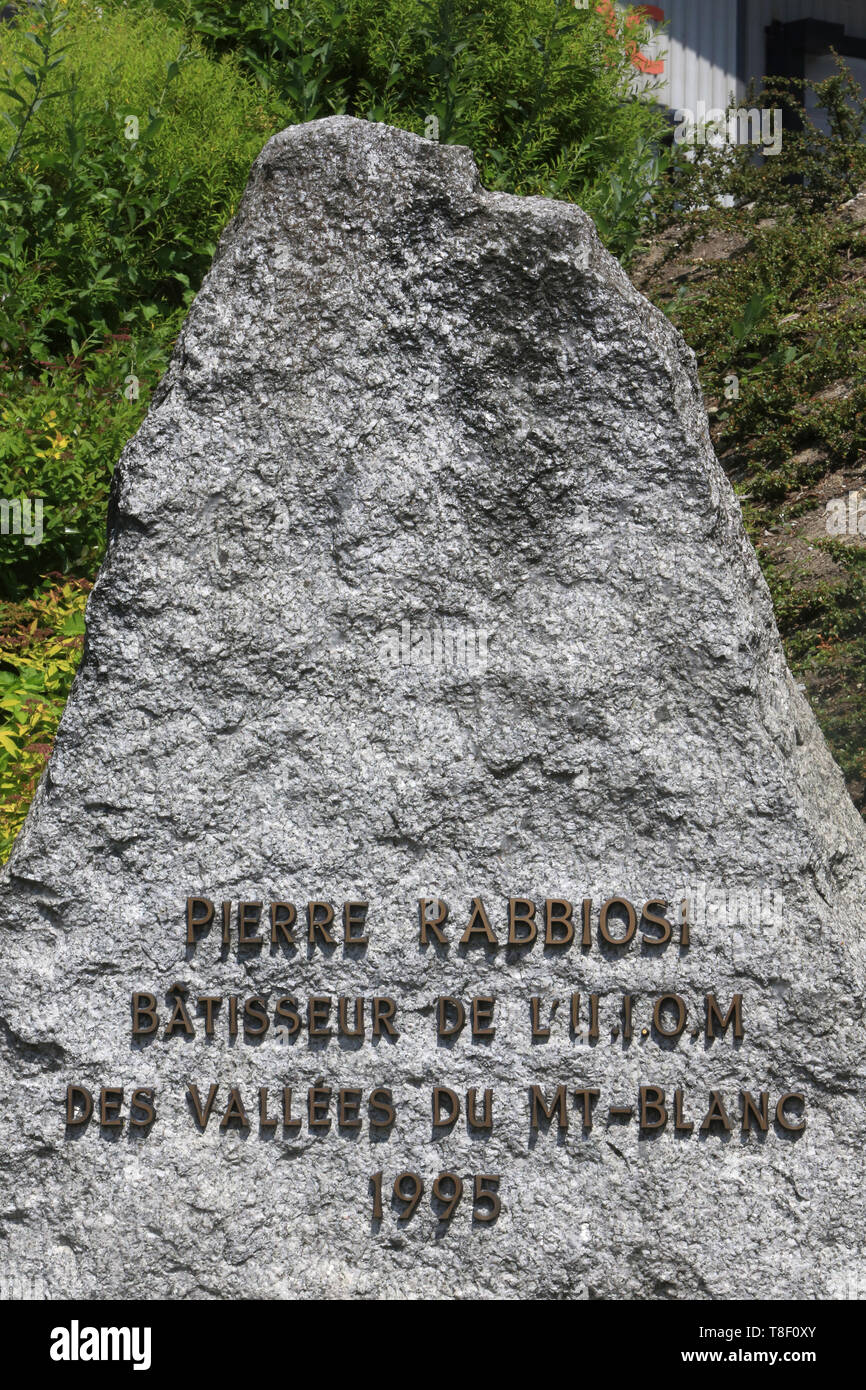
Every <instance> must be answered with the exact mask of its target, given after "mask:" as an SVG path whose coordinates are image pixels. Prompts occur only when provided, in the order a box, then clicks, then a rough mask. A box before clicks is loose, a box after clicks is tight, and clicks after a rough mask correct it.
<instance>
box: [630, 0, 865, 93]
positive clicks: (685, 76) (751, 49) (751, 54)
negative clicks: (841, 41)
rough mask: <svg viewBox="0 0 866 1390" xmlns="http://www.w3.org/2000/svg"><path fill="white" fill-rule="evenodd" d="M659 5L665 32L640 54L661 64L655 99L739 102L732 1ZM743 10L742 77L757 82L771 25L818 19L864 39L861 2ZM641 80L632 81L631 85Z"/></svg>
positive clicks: (761, 1)
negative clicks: (664, 22) (663, 65)
mask: <svg viewBox="0 0 866 1390" xmlns="http://www.w3.org/2000/svg"><path fill="white" fill-rule="evenodd" d="M660 5H661V8H662V9H663V10H664V12H665V21H666V24H667V29H666V30H665V32H664V34H663V35H662V36H660V37H659V38H657V39H655V40H651V41H650V43H649V44H647V45H646V46H645V47H644V50H643V51H644V52H645V53H646V54H647V55H648V56H649V57H664V60H665V72H664V77H663V79H662V80H661V84H660V86H659V88H658V100H659V101H661V102H663V103H664V104H665V105H666V106H670V107H672V108H674V109H676V108H677V107H680V108H686V109H688V110H690V111H695V110H696V109H697V107H698V103H699V102H703V103H704V105H705V106H706V107H707V108H709V107H712V106H716V107H726V106H727V105H728V101H729V98H730V96H731V93H733V94H734V95H735V96H736V97H737V98H739V97H740V96H741V95H742V93H743V91H744V89H745V87H744V83H742V82H741V81H740V80H739V77H738V66H739V64H738V61H737V55H738V35H737V15H738V10H739V8H740V7H739V6H738V3H737V0H660ZM620 8H622V9H624V8H628V6H626V5H625V4H620ZM743 8H744V10H745V28H746V32H745V35H744V36H743V53H744V57H745V65H746V74H747V75H754V76H755V77H758V78H759V77H762V76H763V75H764V69H765V66H766V36H765V33H764V30H765V29H766V27H767V25H768V24H771V23H772V22H773V20H781V21H782V22H783V23H787V22H788V21H789V20H792V19H809V18H811V19H821V20H825V21H827V22H828V23H830V24H844V25H845V28H846V30H847V31H848V33H849V34H852V35H855V36H856V37H860V38H866V0H746V4H745V6H744V7H743ZM644 80H645V79H641V78H638V77H636V85H638V84H642V82H643V81H644ZM656 81H658V79H656Z"/></svg>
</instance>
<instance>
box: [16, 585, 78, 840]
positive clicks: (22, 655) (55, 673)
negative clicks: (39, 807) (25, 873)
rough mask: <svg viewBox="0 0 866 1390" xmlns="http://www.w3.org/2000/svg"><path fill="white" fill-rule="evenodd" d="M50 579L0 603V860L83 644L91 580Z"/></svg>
mask: <svg viewBox="0 0 866 1390" xmlns="http://www.w3.org/2000/svg"><path fill="white" fill-rule="evenodd" d="M56 580H57V582H56V583H54V584H53V585H51V587H49V588H48V589H47V590H45V591H44V592H43V593H40V594H38V595H37V596H36V597H34V598H31V599H28V600H27V601H26V603H23V604H19V605H17V606H15V605H12V604H2V603H0V641H2V657H0V863H2V862H3V860H4V859H6V858H7V856H8V854H9V851H10V850H11V848H12V844H13V841H14V839H15V836H16V835H17V833H18V830H19V829H20V827H21V825H22V824H23V822H24V817H25V816H26V814H27V808H28V806H29V804H30V800H31V797H32V796H33V793H34V791H35V790H36V784H37V782H38V780H39V777H40V776H41V773H42V770H43V768H44V766H45V763H46V761H47V759H48V755H49V753H50V752H51V745H52V742H53V739H54V734H55V731H56V728H57V724H58V722H59V720H60V716H61V714H62V713H63V706H64V704H65V703H66V697H67V695H68V694H69V688H70V686H71V685H72V678H73V676H74V675H75V671H76V668H77V666H78V662H79V660H80V658H81V651H82V647H83V644H84V608H85V604H86V602H87V594H88V592H89V590H90V588H91V585H90V584H88V583H87V581H86V580H84V579H77V580H76V579H73V580H66V579H64V578H63V577H62V576H60V575H58V576H56Z"/></svg>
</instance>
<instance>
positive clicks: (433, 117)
mask: <svg viewBox="0 0 866 1390" xmlns="http://www.w3.org/2000/svg"><path fill="white" fill-rule="evenodd" d="M137 3H138V4H139V5H140V6H144V7H145V8H147V7H149V5H151V4H154V3H155V4H156V5H157V6H158V7H159V8H160V9H162V10H164V11H167V12H169V13H171V14H172V15H173V16H174V17H176V18H182V19H183V20H184V22H185V24H186V27H187V32H188V33H189V34H190V35H193V34H194V35H196V36H197V37H201V38H202V39H203V40H204V41H205V42H206V43H207V44H208V45H209V47H210V50H211V51H212V52H213V53H216V54H222V55H227V54H232V55H237V56H238V58H239V60H240V61H241V62H242V63H243V64H244V66H245V67H246V69H247V70H248V71H249V72H250V74H251V75H252V76H253V77H254V78H255V80H256V81H257V83H258V84H259V86H260V87H261V90H262V92H263V93H265V94H266V98H267V101H268V109H269V110H270V111H272V112H276V113H277V114H278V115H279V117H280V123H281V124H284V125H285V124H290V123H293V122H296V121H305V120H311V119H313V118H315V117H318V116H327V115H330V114H332V113H335V112H345V113H347V114H349V115H352V116H359V117H365V118H367V119H370V120H377V121H385V122H387V123H388V124H391V125H395V126H400V127H403V128H404V129H407V130H412V131H414V132H415V133H416V134H419V135H427V136H432V138H436V139H439V140H440V141H442V142H444V143H451V144H463V145H468V146H470V148H471V149H472V150H473V152H474V154H475V157H476V160H477V162H478V165H479V168H480V171H481V177H482V181H483V182H484V183H485V185H486V186H487V187H490V188H499V189H504V190H506V191H510V192H515V193H523V194H547V195H550V196H553V197H557V198H564V199H570V200H573V201H577V202H579V203H581V205H582V206H584V207H586V208H587V209H588V210H589V211H590V212H593V213H595V214H597V215H598V217H599V220H600V221H601V223H602V228H601V229H602V233H603V235H604V236H605V238H606V240H607V242H608V244H609V246H610V247H611V249H613V250H614V251H615V252H616V253H617V254H624V253H625V252H627V251H628V250H630V249H631V247H632V246H633V245H634V243H635V241H636V239H637V235H638V232H639V229H640V227H641V225H642V223H643V221H644V219H645V217H646V214H647V212H648V207H647V203H646V193H647V191H648V189H649V188H650V187H652V184H653V183H654V181H655V180H656V179H657V178H658V176H659V173H660V167H659V164H658V162H657V154H656V153H654V149H653V146H654V142H655V140H656V138H657V137H658V136H659V134H660V133H661V131H662V129H663V127H664V121H663V118H662V117H661V115H660V113H659V112H658V111H657V110H656V109H655V108H654V107H653V106H652V104H651V103H650V102H649V101H647V100H645V99H638V98H637V97H636V96H635V95H634V92H633V90H632V79H633V77H634V68H633V67H632V64H631V61H630V57H629V54H630V52H631V51H632V50H633V47H634V44H635V42H636V40H637V39H639V38H640V37H641V30H640V28H639V27H638V28H635V27H634V25H632V27H631V28H630V29H629V31H628V36H627V35H626V28H625V20H624V19H622V18H619V19H618V20H615V19H614V17H613V15H610V16H605V15H601V14H598V13H596V11H595V7H591V8H589V9H587V10H576V9H575V8H574V6H573V5H572V4H571V3H570V0H498V3H497V4H496V5H491V6H482V5H479V4H478V3H477V0H290V3H288V4H287V5H286V7H285V8H282V7H281V8H277V6H276V5H274V4H261V3H258V2H257V0H235V3H234V4H225V3H223V2H222V0H137Z"/></svg>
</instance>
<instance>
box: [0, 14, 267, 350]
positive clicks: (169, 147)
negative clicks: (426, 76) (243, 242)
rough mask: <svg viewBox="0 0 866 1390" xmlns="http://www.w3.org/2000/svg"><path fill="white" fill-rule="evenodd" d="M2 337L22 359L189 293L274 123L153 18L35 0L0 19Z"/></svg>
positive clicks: (244, 91)
mask: <svg viewBox="0 0 866 1390" xmlns="http://www.w3.org/2000/svg"><path fill="white" fill-rule="evenodd" d="M0 63H2V66H3V68H4V70H5V81H4V82H3V84H2V88H0V116H2V117H3V120H4V123H5V124H4V126H3V127H0V129H5V131H6V135H5V137H4V140H5V144H4V143H2V142H0V213H2V215H3V218H4V221H5V222H6V223H7V225H9V226H11V227H12V229H13V231H12V234H11V236H10V237H9V238H8V240H7V243H6V247H5V249H4V251H3V252H2V253H0V339H2V340H3V346H4V351H6V352H7V353H8V354H10V356H11V357H12V359H13V360H15V361H18V362H21V363H22V364H24V365H25V366H28V365H31V364H32V363H33V362H34V361H38V359H39V358H46V357H49V356H51V355H52V354H58V353H60V354H65V353H66V352H67V351H68V350H69V348H70V347H71V349H72V351H73V352H74V353H77V352H78V351H79V348H80V345H81V344H82V343H84V342H85V341H86V340H89V339H92V338H93V336H94V334H95V335H96V336H97V337H98V336H100V335H101V334H104V333H105V332H111V331H117V330H118V329H120V328H122V327H123V326H124V325H125V324H127V323H130V322H133V321H138V322H141V316H142V311H143V310H148V311H149V312H150V313H151V314H153V313H156V312H157V311H164V310H167V309H169V308H171V307H174V306H177V305H183V304H186V303H188V302H189V299H190V298H191V297H192V294H193V292H194V290H195V289H196V288H197V286H198V284H199V282H200V280H201V277H202V275H203V273H204V271H205V270H206V269H207V266H208V264H209V261H210V257H211V255H212V254H213V249H214V243H215V241H216V238H217V236H218V234H219V232H220V230H221V229H222V226H223V225H224V223H225V221H226V219H227V217H228V216H229V214H230V212H231V211H232V209H233V206H234V203H235V201H236V199H237V197H238V194H239V191H240V189H242V187H243V183H244V180H245V178H246V175H247V172H248V170H249V165H250V162H251V160H252V159H253V157H254V155H255V154H256V153H257V152H258V150H259V149H260V148H261V145H262V143H263V140H264V138H265V136H266V135H267V134H268V133H269V131H270V130H271V129H272V128H273V123H272V121H270V120H269V118H268V117H267V116H266V114H265V112H264V110H263V108H262V106H261V103H260V102H259V101H258V99H257V97H256V94H255V92H254V91H253V90H252V89H251V87H250V84H249V83H248V82H247V81H245V80H244V78H243V77H242V75H241V74H240V72H239V71H238V67H237V64H236V63H235V62H234V61H233V60H232V58H231V57H225V58H222V59H214V58H211V57H208V56H207V55H206V54H205V53H204V52H203V51H202V50H201V47H200V45H198V44H197V43H196V41H195V39H194V38H193V39H192V40H191V41H190V42H187V41H186V39H185V38H184V35H183V33H182V32H181V31H180V30H179V29H177V28H176V27H174V26H173V25H172V24H171V23H170V22H169V21H168V20H167V19H166V18H165V17H164V16H160V15H158V14H156V13H146V12H142V13H136V14H134V15H133V14H131V13H130V12H129V11H128V10H126V9H125V8H119V9H116V10H112V9H110V8H109V7H107V6H106V7H98V6H90V5H88V4H87V3H86V2H85V0H81V4H80V5H79V6H77V7H76V9H75V10H74V11H72V12H70V13H68V14H67V12H66V7H65V6H64V5H63V4H62V3H60V0H35V3H34V4H33V5H32V6H31V7H30V8H29V10H28V11H27V13H26V14H25V15H22V16H21V19H20V22H19V23H17V24H11V25H6V24H4V25H2V26H0Z"/></svg>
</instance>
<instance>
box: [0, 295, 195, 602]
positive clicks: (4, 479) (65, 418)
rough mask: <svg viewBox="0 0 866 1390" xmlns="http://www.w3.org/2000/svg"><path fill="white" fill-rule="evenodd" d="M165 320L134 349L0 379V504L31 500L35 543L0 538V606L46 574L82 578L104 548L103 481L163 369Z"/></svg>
mask: <svg viewBox="0 0 866 1390" xmlns="http://www.w3.org/2000/svg"><path fill="white" fill-rule="evenodd" d="M176 328H177V316H175V318H174V319H172V318H169V319H167V320H156V321H154V322H153V323H151V325H150V328H149V331H148V333H147V335H146V336H142V337H141V338H140V339H139V341H138V342H137V343H136V341H135V340H134V339H133V338H132V337H131V336H130V335H129V334H123V335H115V336H114V337H112V338H109V339H107V340H106V342H105V344H104V345H103V346H101V347H96V346H94V345H89V346H88V348H87V349H86V351H85V352H83V353H82V355H81V356H79V357H78V358H73V359H70V361H69V362H68V363H54V364H46V365H45V366H44V367H43V369H42V370H41V372H40V375H39V377H38V378H34V377H30V376H28V375H26V374H25V373H24V372H23V371H22V370H20V369H18V370H11V369H8V368H7V370H5V371H0V499H5V501H6V502H7V504H8V503H9V502H10V501H11V500H12V499H17V500H18V501H19V502H20V501H21V500H22V499H30V502H31V513H30V526H29V528H26V529H29V530H30V531H31V533H32V532H33V531H34V530H35V526H36V516H35V512H34V507H35V500H36V499H41V502H42V516H41V527H40V529H41V533H42V537H41V541H40V543H39V544H33V543H32V534H31V537H28V536H27V535H26V534H24V530H25V528H24V527H23V526H22V527H21V531H20V533H19V534H18V535H15V534H12V526H11V522H12V516H11V514H10V515H9V516H8V518H7V525H6V529H7V530H8V531H9V534H6V535H0V597H3V596H5V597H7V598H20V597H23V596H24V594H26V593H28V592H29V591H30V590H32V589H33V587H34V585H36V584H37V583H38V581H39V578H40V576H41V575H42V574H44V573H45V572H46V570H48V569H50V570H57V571H60V572H62V573H65V574H68V573H77V574H85V575H92V574H94V573H95V571H96V567H97V565H98V563H99V560H100V558H101V555H102V549H103V545H104V541H105V513H106V507H107V502H108V491H109V487H110V484H111V475H112V471H113V469H114V465H115V463H116V461H117V458H118V455H119V454H120V451H121V449H122V448H123V446H124V444H125V443H126V441H127V439H128V438H129V436H130V435H131V434H132V433H134V431H135V429H136V428H137V426H138V424H139V422H140V420H141V418H142V416H143V414H144V411H145V410H146V408H147V403H148V401H149V399H150V392H151V390H152V388H153V387H154V386H155V385H156V382H157V380H158V378H159V376H160V375H161V374H162V371H163V369H164V367H165V364H166V361H167V358H168V353H169V350H170V343H171V339H172V336H173V334H174V332H175V331H176Z"/></svg>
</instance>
